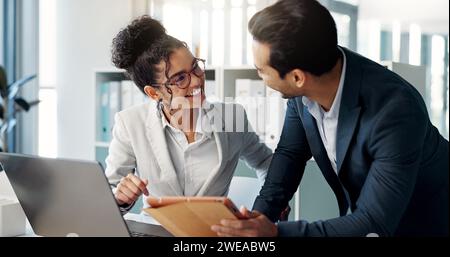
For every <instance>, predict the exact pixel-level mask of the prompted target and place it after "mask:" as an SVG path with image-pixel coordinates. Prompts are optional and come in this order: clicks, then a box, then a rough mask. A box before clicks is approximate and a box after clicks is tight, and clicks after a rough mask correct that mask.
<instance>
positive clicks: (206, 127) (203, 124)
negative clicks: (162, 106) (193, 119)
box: [161, 108, 212, 139]
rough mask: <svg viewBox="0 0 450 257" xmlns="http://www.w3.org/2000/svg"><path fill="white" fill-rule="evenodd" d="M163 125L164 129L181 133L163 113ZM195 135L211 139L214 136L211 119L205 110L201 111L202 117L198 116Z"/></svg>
mask: <svg viewBox="0 0 450 257" xmlns="http://www.w3.org/2000/svg"><path fill="white" fill-rule="evenodd" d="M161 112H162V111H161ZM161 124H162V127H163V129H166V128H167V129H170V130H172V131H175V132H181V131H180V130H179V129H177V128H175V127H174V126H172V124H170V123H169V121H168V120H167V118H166V115H164V114H163V113H162V114H161ZM195 133H198V134H202V135H205V136H206V137H208V138H209V139H210V138H211V136H212V130H211V126H210V119H209V116H208V115H207V113H206V111H205V110H204V109H203V108H201V109H200V115H198V117H197V126H195Z"/></svg>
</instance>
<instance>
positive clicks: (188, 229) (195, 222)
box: [144, 196, 244, 237]
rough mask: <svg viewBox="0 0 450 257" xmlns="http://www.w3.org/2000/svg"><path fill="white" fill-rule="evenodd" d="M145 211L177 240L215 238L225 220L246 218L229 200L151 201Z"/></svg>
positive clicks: (175, 199) (156, 199) (155, 199)
mask: <svg viewBox="0 0 450 257" xmlns="http://www.w3.org/2000/svg"><path fill="white" fill-rule="evenodd" d="M147 202H148V204H149V205H150V206H151V207H150V208H146V209H144V211H145V212H147V213H148V214H150V215H151V216H152V217H153V218H154V219H156V220H157V221H158V222H159V223H161V225H162V226H163V227H164V228H165V229H166V230H168V231H169V232H170V233H172V234H173V235H174V236H184V237H191V236H192V237H197V236H198V237H212V236H217V234H216V233H215V232H213V231H211V226H212V225H214V224H220V220H221V219H242V218H244V217H243V216H242V215H241V213H240V212H239V210H238V209H237V208H236V206H235V205H234V204H233V202H232V201H231V200H230V199H229V198H227V197H178V196H177V197H161V198H155V197H149V198H147Z"/></svg>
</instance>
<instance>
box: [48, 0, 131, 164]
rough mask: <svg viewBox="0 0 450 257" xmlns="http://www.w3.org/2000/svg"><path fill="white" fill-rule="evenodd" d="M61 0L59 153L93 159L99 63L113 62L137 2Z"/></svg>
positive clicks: (59, 36)
mask: <svg viewBox="0 0 450 257" xmlns="http://www.w3.org/2000/svg"><path fill="white" fill-rule="evenodd" d="M56 2H57V9H56V10H57V24H58V26H57V44H56V45H57V61H56V63H57V65H56V66H57V70H56V74H57V79H56V81H57V85H56V87H57V94H58V101H57V108H58V110H57V111H58V115H57V119H58V121H57V124H58V129H57V130H58V157H64V158H77V159H94V158H95V156H94V140H95V120H94V118H95V113H94V110H95V105H94V92H95V91H94V69H98V68H105V67H110V66H111V61H110V60H111V57H110V47H111V42H112V39H113V37H114V36H115V35H116V34H117V33H118V32H119V30H120V29H121V28H123V27H124V26H126V25H127V24H128V22H129V21H130V20H131V16H132V12H133V8H132V3H133V2H132V1H124V0H95V1H92V0H76V1H74V0H58V1H56ZM41 58H45V57H41Z"/></svg>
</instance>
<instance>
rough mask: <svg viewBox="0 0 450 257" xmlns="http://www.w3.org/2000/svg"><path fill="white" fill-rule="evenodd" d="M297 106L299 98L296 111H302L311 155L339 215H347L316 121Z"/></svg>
mask: <svg viewBox="0 0 450 257" xmlns="http://www.w3.org/2000/svg"><path fill="white" fill-rule="evenodd" d="M299 105H303V103H302V101H301V98H300V100H297V108H298V110H302V112H301V114H300V116H301V119H302V122H303V127H304V129H305V133H306V137H307V138H308V143H309V147H310V149H311V153H312V155H313V156H314V160H315V161H316V162H317V165H318V166H319V167H320V170H321V171H322V174H323V176H324V177H325V179H326V181H327V182H328V184H329V185H330V187H331V189H332V190H333V192H334V194H335V195H336V199H337V201H338V205H339V213H340V215H341V216H343V215H345V214H346V213H347V209H348V203H347V200H346V197H345V193H344V191H343V189H342V186H341V183H340V182H339V178H338V176H337V175H336V173H335V172H334V170H333V167H332V166H331V163H330V160H329V159H328V155H327V152H326V150H325V147H324V146H323V143H322V139H321V138H320V135H319V130H318V128H317V124H316V121H315V120H314V118H313V116H312V115H311V114H310V113H309V111H308V110H307V109H306V107H303V106H299Z"/></svg>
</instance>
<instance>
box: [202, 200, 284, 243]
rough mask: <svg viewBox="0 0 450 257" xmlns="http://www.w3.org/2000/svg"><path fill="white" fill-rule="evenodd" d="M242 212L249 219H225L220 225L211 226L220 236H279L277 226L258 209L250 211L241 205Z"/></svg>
mask: <svg viewBox="0 0 450 257" xmlns="http://www.w3.org/2000/svg"><path fill="white" fill-rule="evenodd" d="M240 211H241V213H242V215H244V217H246V218H247V219H240V220H231V219H223V220H221V221H220V225H213V226H211V230H212V231H214V232H216V233H217V235H218V236H240V237H242V236H247V237H272V236H277V234H278V230H277V226H276V225H275V224H274V223H272V222H271V221H270V220H269V219H268V218H267V217H266V216H265V215H263V214H261V213H259V212H257V211H252V212H251V211H249V210H247V209H246V208H245V207H241V210H240Z"/></svg>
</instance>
